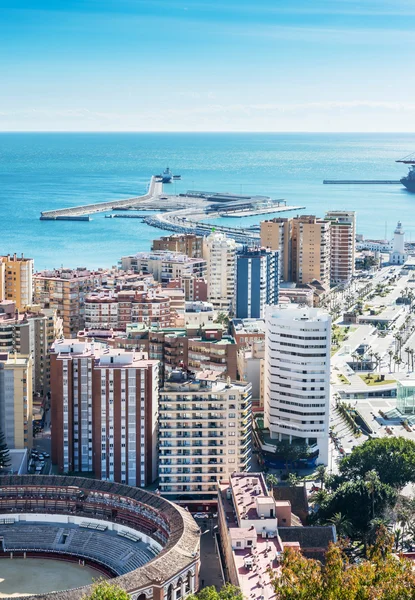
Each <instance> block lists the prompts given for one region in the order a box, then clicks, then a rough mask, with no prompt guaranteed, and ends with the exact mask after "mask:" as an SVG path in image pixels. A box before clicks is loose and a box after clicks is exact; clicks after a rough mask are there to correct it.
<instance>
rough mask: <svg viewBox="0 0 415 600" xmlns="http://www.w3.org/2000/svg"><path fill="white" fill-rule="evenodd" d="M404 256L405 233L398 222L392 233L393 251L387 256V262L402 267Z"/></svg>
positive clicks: (405, 256)
mask: <svg viewBox="0 0 415 600" xmlns="http://www.w3.org/2000/svg"><path fill="white" fill-rule="evenodd" d="M406 258H407V255H406V254H405V232H404V230H403V229H402V223H401V222H400V221H398V224H397V226H396V229H395V231H394V233H393V250H392V252H391V253H390V254H389V262H390V264H391V265H403V264H404V262H405V261H406Z"/></svg>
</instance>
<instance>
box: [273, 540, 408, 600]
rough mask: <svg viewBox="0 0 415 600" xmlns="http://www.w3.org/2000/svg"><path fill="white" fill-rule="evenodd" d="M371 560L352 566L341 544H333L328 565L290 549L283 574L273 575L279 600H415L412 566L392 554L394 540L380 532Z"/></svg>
mask: <svg viewBox="0 0 415 600" xmlns="http://www.w3.org/2000/svg"><path fill="white" fill-rule="evenodd" d="M369 556H370V560H362V561H360V562H359V563H351V562H350V561H349V559H348V557H347V555H346V553H345V552H344V551H343V550H342V548H341V546H340V545H339V544H330V546H329V549H328V551H327V553H326V557H325V564H324V565H323V564H322V563H321V562H319V561H317V560H315V559H307V558H305V557H304V556H302V554H301V553H300V552H295V551H294V550H292V549H291V548H290V549H288V550H286V551H284V554H283V559H282V567H281V572H280V573H277V572H276V573H273V574H272V584H273V587H274V590H275V598H276V600H375V599H376V600H414V598H415V572H414V570H413V565H412V562H411V561H409V560H406V559H402V558H397V557H395V556H394V555H393V554H392V539H391V536H390V535H389V534H388V532H387V531H386V530H385V529H384V528H381V529H380V530H379V533H378V536H377V539H376V543H375V544H374V545H373V546H372V547H371V548H370V549H369Z"/></svg>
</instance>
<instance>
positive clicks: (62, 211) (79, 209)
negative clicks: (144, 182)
mask: <svg viewBox="0 0 415 600" xmlns="http://www.w3.org/2000/svg"><path fill="white" fill-rule="evenodd" d="M162 193H163V184H162V183H161V182H160V181H157V180H156V178H155V177H152V178H151V180H150V185H149V188H148V192H147V193H146V194H144V195H143V196H136V197H135V198H127V199H126V200H110V201H109V202H97V203H96V204H84V205H83V206H72V207H70V208H58V209H56V210H45V211H43V212H42V213H41V215H40V219H41V220H42V221H57V220H58V221H61V220H67V221H70V220H77V221H78V220H81V219H78V218H77V219H74V217H81V216H84V215H92V214H94V213H100V212H107V211H110V210H113V209H117V208H122V207H129V206H136V205H137V204H142V203H143V202H148V201H151V200H154V199H155V198H158V197H159V196H160V195H161V194H162ZM63 217H66V218H65V219H63ZM68 217H69V218H68ZM82 220H89V219H82Z"/></svg>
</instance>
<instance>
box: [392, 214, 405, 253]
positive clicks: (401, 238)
mask: <svg viewBox="0 0 415 600" xmlns="http://www.w3.org/2000/svg"><path fill="white" fill-rule="evenodd" d="M393 251H394V252H399V254H404V253H405V232H404V230H403V229H402V223H401V222H400V221H398V224H397V226H396V229H395V231H394V235H393Z"/></svg>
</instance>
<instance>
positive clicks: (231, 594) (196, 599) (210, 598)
mask: <svg viewBox="0 0 415 600" xmlns="http://www.w3.org/2000/svg"><path fill="white" fill-rule="evenodd" d="M187 600H244V599H243V595H242V592H241V590H240V589H239V588H238V587H236V586H235V585H231V584H230V583H226V584H225V585H224V586H223V587H222V588H221V589H220V590H219V592H218V591H217V590H216V588H215V586H213V585H211V586H208V587H205V588H203V589H202V590H200V592H198V593H197V594H191V595H190V596H187Z"/></svg>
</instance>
